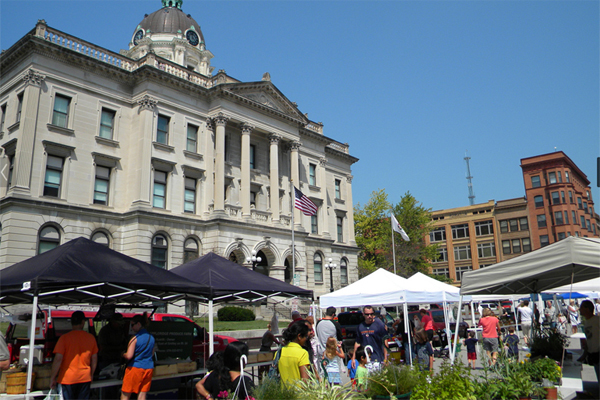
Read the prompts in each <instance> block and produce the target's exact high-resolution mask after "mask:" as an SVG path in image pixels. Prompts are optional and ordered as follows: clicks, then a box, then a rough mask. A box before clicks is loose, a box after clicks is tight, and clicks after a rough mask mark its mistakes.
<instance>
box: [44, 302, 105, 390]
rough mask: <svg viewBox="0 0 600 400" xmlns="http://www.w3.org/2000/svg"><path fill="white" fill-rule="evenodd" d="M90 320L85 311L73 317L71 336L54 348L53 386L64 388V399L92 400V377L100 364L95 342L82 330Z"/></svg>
mask: <svg viewBox="0 0 600 400" xmlns="http://www.w3.org/2000/svg"><path fill="white" fill-rule="evenodd" d="M86 323H87V318H86V317H85V315H84V314H83V312H82V311H75V312H74V313H73V314H72V315H71V327H72V330H71V332H68V333H66V334H64V335H62V336H61V337H60V338H59V339H58V342H56V346H55V347H54V361H53V363H52V371H51V375H50V382H51V383H50V386H51V387H56V384H57V383H60V384H61V386H62V393H63V398H64V399H65V400H70V399H89V398H90V384H91V382H92V376H94V371H95V370H96V365H97V364H98V346H97V345H96V338H94V336H93V335H92V334H90V333H87V332H85V331H84V330H83V327H84V326H85V324H86Z"/></svg>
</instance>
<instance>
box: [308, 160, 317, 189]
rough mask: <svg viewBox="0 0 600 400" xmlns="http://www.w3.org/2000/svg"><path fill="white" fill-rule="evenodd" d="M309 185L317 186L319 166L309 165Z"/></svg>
mask: <svg viewBox="0 0 600 400" xmlns="http://www.w3.org/2000/svg"><path fill="white" fill-rule="evenodd" d="M308 184H309V185H312V186H317V166H316V165H315V164H308Z"/></svg>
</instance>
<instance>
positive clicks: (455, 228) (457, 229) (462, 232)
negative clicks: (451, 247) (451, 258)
mask: <svg viewBox="0 0 600 400" xmlns="http://www.w3.org/2000/svg"><path fill="white" fill-rule="evenodd" d="M466 237H469V224H461V225H452V238H453V239H460V238H466Z"/></svg>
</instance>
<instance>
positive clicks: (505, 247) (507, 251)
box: [502, 240, 510, 254]
mask: <svg viewBox="0 0 600 400" xmlns="http://www.w3.org/2000/svg"><path fill="white" fill-rule="evenodd" d="M502 254H510V240H503V241H502Z"/></svg>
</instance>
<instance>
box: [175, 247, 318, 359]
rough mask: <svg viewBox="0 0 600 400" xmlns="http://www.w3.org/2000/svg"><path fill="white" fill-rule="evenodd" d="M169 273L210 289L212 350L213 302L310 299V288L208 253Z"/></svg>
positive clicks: (211, 341)
mask: <svg viewBox="0 0 600 400" xmlns="http://www.w3.org/2000/svg"><path fill="white" fill-rule="evenodd" d="M171 271H172V272H173V273H175V274H177V275H180V276H182V277H184V278H187V279H189V280H191V281H194V282H196V283H200V284H203V285H207V286H208V287H209V288H210V293H209V295H208V314H209V316H208V330H209V332H210V352H211V353H212V352H213V349H214V341H213V315H212V314H213V313H212V307H213V304H214V303H215V302H229V301H231V302H247V303H250V302H255V301H262V300H265V299H268V298H270V297H276V296H277V297H288V298H290V297H291V298H294V297H305V298H309V299H311V300H312V299H313V291H312V290H307V289H302V288H300V287H298V286H294V285H290V284H289V283H285V282H282V281H280V280H278V279H274V278H270V277H268V276H266V275H263V274H261V273H258V272H255V271H252V270H250V269H248V268H246V267H243V266H241V265H239V264H237V263H235V262H233V261H229V260H228V259H226V258H223V257H221V256H218V255H217V254H215V253H212V252H211V253H208V254H206V255H204V256H202V257H199V258H197V259H195V260H192V261H190V262H187V263H185V264H183V265H180V266H179V267H175V268H173V269H172V270H171Z"/></svg>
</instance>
